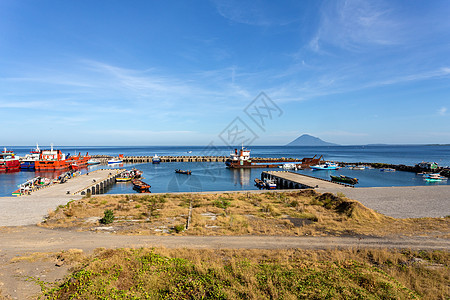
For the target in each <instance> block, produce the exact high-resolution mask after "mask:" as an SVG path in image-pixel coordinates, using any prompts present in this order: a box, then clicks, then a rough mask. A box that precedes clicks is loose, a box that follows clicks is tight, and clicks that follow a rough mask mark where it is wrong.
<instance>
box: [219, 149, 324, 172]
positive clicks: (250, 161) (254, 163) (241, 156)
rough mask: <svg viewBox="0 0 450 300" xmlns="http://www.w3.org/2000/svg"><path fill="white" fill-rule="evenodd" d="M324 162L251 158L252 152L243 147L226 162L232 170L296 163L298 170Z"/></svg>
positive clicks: (320, 159)
mask: <svg viewBox="0 0 450 300" xmlns="http://www.w3.org/2000/svg"><path fill="white" fill-rule="evenodd" d="M321 161H322V156H320V157H319V158H316V155H314V157H312V158H309V157H305V158H303V159H296V158H283V157H282V158H250V150H247V149H245V148H244V147H243V146H242V148H241V149H240V150H238V149H234V151H233V152H231V153H230V157H229V158H228V159H227V160H226V162H225V165H226V166H227V167H228V168H231V169H242V168H277V167H279V166H283V165H284V164H286V163H295V165H296V167H297V168H307V167H309V166H311V165H315V164H319V163H320V162H321Z"/></svg>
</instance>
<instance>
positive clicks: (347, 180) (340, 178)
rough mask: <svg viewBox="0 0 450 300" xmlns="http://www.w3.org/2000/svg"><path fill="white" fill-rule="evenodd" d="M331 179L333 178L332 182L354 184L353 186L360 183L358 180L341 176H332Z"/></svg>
mask: <svg viewBox="0 0 450 300" xmlns="http://www.w3.org/2000/svg"><path fill="white" fill-rule="evenodd" d="M330 177H331V181H336V182H342V183H347V184H352V185H354V184H357V183H358V178H352V177H348V176H345V175H340V176H333V175H330Z"/></svg>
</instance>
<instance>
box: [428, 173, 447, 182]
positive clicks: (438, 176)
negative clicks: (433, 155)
mask: <svg viewBox="0 0 450 300" xmlns="http://www.w3.org/2000/svg"><path fill="white" fill-rule="evenodd" d="M423 178H424V179H425V180H426V181H444V180H447V179H448V178H447V177H444V176H441V174H439V173H433V174H426V175H424V176H423Z"/></svg>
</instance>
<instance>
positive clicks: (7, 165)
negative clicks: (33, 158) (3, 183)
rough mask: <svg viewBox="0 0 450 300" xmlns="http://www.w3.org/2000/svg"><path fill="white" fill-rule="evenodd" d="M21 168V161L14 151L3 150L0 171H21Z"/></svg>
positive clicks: (0, 155) (0, 158)
mask: <svg viewBox="0 0 450 300" xmlns="http://www.w3.org/2000/svg"><path fill="white" fill-rule="evenodd" d="M19 170H20V162H19V160H18V159H17V158H16V157H15V154H14V152H13V151H10V150H6V148H5V150H3V151H2V153H0V172H11V171H19Z"/></svg>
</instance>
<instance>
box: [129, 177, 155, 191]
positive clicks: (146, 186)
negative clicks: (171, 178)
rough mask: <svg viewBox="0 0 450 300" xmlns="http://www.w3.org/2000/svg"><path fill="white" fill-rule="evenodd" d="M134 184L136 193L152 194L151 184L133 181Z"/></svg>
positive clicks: (137, 180) (138, 180)
mask: <svg viewBox="0 0 450 300" xmlns="http://www.w3.org/2000/svg"><path fill="white" fill-rule="evenodd" d="M132 183H133V189H135V190H136V191H138V192H140V193H150V190H149V189H150V188H151V186H150V184H148V183H145V182H143V181H142V180H140V179H133V181H132Z"/></svg>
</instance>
